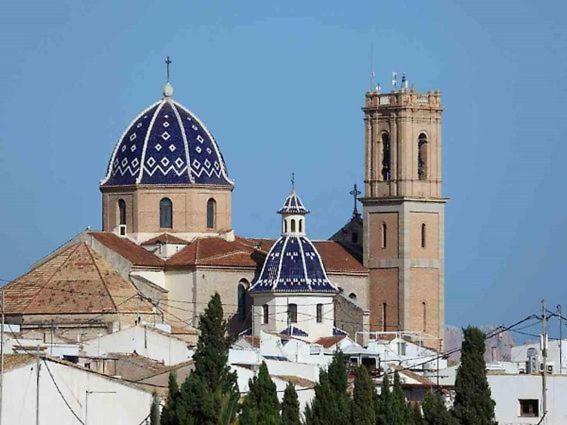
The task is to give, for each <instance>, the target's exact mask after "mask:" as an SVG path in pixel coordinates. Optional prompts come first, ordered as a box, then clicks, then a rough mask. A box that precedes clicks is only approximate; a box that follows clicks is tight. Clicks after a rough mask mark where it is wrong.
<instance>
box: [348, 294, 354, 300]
mask: <svg viewBox="0 0 567 425" xmlns="http://www.w3.org/2000/svg"><path fill="white" fill-rule="evenodd" d="M348 297H349V298H350V299H351V300H353V301H356V294H355V293H354V292H351V293H350V294H348Z"/></svg>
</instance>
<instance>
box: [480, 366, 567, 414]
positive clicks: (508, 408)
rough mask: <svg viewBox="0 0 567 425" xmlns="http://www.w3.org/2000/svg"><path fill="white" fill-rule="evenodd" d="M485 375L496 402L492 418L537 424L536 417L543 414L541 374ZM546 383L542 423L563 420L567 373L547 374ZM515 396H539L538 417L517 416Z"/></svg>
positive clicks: (527, 397)
mask: <svg viewBox="0 0 567 425" xmlns="http://www.w3.org/2000/svg"><path fill="white" fill-rule="evenodd" d="M487 377H488V384H489V385H490V390H491V392H492V399H493V400H494V401H495V402H496V409H495V412H496V420H497V421H498V423H499V424H500V425H509V424H514V425H515V424H537V423H538V422H539V421H540V419H541V415H542V414H543V408H542V406H541V400H542V390H541V389H542V386H541V376H538V375H525V374H520V375H504V374H499V375H491V374H488V376H487ZM547 384H548V385H547V387H548V390H547V409H548V414H547V417H546V420H545V424H546V425H555V424H558V425H559V424H567V403H566V402H565V394H567V375H550V376H548V377H547ZM519 399H537V400H539V406H540V407H539V411H540V416H539V418H523V417H520V416H519V415H520V403H519Z"/></svg>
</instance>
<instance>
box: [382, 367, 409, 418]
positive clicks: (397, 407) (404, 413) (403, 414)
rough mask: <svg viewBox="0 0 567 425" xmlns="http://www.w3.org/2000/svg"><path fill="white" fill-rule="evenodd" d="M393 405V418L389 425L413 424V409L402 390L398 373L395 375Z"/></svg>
mask: <svg viewBox="0 0 567 425" xmlns="http://www.w3.org/2000/svg"><path fill="white" fill-rule="evenodd" d="M391 403H392V409H391V413H392V415H393V416H392V417H391V418H390V420H389V422H388V424H390V425H405V424H408V423H410V422H411V418H412V414H411V409H410V407H409V406H408V403H407V402H406V396H405V393H404V390H403V389H402V384H401V382H400V375H399V373H398V372H395V373H394V385H393V387H392V395H391Z"/></svg>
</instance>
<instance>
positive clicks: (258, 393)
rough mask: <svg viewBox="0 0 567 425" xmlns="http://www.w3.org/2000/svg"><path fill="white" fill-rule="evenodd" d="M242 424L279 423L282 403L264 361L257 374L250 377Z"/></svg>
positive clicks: (261, 424)
mask: <svg viewBox="0 0 567 425" xmlns="http://www.w3.org/2000/svg"><path fill="white" fill-rule="evenodd" d="M239 423H240V424H241V425H279V424H280V423H281V419H280V403H279V401H278V394H277V390H276V384H274V382H273V381H272V378H270V374H269V373H268V367H267V366H266V363H264V362H262V364H261V365H260V371H259V372H258V375H257V376H254V377H253V378H252V379H250V384H249V391H248V394H246V397H245V398H244V402H243V403H242V412H241V417H240V420H239Z"/></svg>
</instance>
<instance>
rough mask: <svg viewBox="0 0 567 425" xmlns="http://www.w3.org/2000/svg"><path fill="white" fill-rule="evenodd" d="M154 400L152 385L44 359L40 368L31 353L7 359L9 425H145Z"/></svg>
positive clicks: (5, 401)
mask: <svg viewBox="0 0 567 425" xmlns="http://www.w3.org/2000/svg"><path fill="white" fill-rule="evenodd" d="M152 399H153V396H152V388H151V387H149V386H145V387H144V386H141V385H133V384H129V383H126V382H124V381H121V380H119V379H116V378H111V377H109V376H105V375H102V374H99V373H96V372H92V371H90V370H88V369H84V368H82V367H79V366H76V365H73V364H71V363H68V362H65V361H61V360H57V359H52V358H44V359H40V360H39V363H38V361H37V359H36V357H34V356H31V355H27V354H12V355H6V356H5V359H4V392H3V399H2V421H3V422H2V423H4V424H18V425H36V424H37V423H39V424H41V425H76V424H78V423H81V421H82V422H83V423H84V424H88V425H109V424H112V425H122V424H123V425H132V424H144V423H145V422H144V420H145V419H146V418H147V417H148V415H149V413H150V407H151V403H152ZM37 417H39V422H38V421H37V420H36V418H37ZM148 423H149V422H148Z"/></svg>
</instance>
